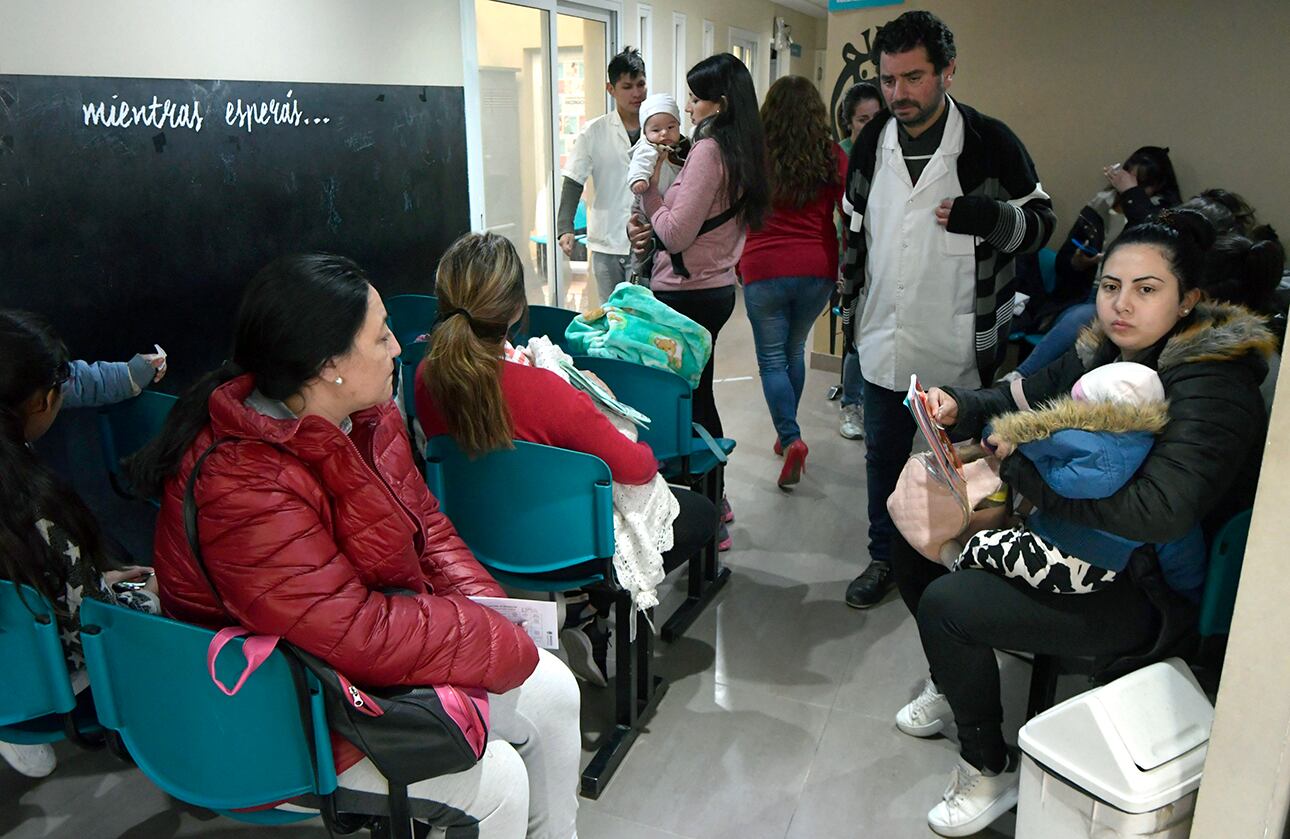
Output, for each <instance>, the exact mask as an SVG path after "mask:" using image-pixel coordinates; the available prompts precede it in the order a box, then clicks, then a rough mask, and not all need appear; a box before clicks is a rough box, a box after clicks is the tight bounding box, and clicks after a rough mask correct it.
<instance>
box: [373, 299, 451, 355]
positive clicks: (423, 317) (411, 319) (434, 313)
mask: <svg viewBox="0 0 1290 839" xmlns="http://www.w3.org/2000/svg"><path fill="white" fill-rule="evenodd" d="M385 312H386V314H387V315H388V320H389V324H390V331H391V332H393V333H394V337H395V338H397V339H398V341H399V344H401V345H402V346H403V349H404V351H405V352H406V351H407V348H408V345H409V344H411V343H412V342H413V341H415V340H416V338H417V336H419V335H422V334H424V333H426V332H429V331H430V330H431V329H433V328H434V322H435V318H437V317H439V298H437V297H433V296H431V295H429V294H398V295H395V296H394V297H391V298H390V299H389V300H386V301H385Z"/></svg>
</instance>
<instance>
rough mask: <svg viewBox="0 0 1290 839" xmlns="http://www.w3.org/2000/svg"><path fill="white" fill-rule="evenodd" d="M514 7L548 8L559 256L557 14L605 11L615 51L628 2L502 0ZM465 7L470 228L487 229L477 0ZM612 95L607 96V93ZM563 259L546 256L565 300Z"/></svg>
mask: <svg viewBox="0 0 1290 839" xmlns="http://www.w3.org/2000/svg"><path fill="white" fill-rule="evenodd" d="M498 2H505V3H508V4H510V5H512V6H525V7H527V8H530V9H539V10H541V11H544V12H547V13H548V14H547V31H546V38H545V42H544V46H545V47H546V57H547V61H546V68H545V70H544V74H545V77H546V82H547V87H548V96H547V97H546V108H547V120H546V122H547V125H548V130H547V133H548V136H547V138H546V145H547V148H548V150H549V152H550V160H549V161H548V167H549V169H550V172H551V179H550V182H549V183H547V184H546V187H547V195H548V197H549V200H550V202H551V206H550V207H549V208H548V209H549V212H550V215H549V218H550V219H551V222H550V229H549V230H548V231H547V237H548V239H547V240H548V241H549V242H551V243H552V255H553V256H554V243H555V217H556V211H557V210H558V208H559V204H560V189H559V186H558V184H559V183H560V149H559V147H558V144H557V143H556V118H557V116H558V114H559V99H558V95H557V92H556V89H555V76H556V62H557V61H558V60H559V50H558V49H557V45H558V44H559V37H558V35H557V32H556V16H557V15H560V14H571V15H578V16H582V17H591V18H593V19H596V20H604V18H602V17H601V16H600V14H598V13H605V14H606V15H607V17H608V18H609V20H607V21H605V22H606V24H607V25H606V30H607V34H608V36H609V37H608V38H607V42H608V44H609V48H610V52H611V53H613V52H617V51H618V45H619V44H621V43H622V20H623V4H622V2H621V0H569V2H560V0H498ZM460 10H461V58H462V71H463V73H464V74H465V75H464V78H463V79H462V93H463V96H464V98H465V103H464V104H465V112H466V177H467V184H468V186H467V194H468V196H469V199H470V229H471V230H472V231H474V232H481V231H483V229H484V147H483V135H484V130H483V123H482V114H481V109H480V101H479V45H478V32H477V29H478V22H477V20H476V18H475V0H460ZM606 95H607V94H606ZM558 263H559V260H558V259H554V258H553V259H548V260H547V268H546V270H547V282H548V283H550V286H551V289H552V294H553V299H554V300H557V301H559V300H562V299H563V297H562V296H561V295H562V294H563V292H564V289H563V288H560V286H559V285H558V283H557V281H556V265H557V264H558Z"/></svg>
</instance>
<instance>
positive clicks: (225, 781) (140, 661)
mask: <svg viewBox="0 0 1290 839" xmlns="http://www.w3.org/2000/svg"><path fill="white" fill-rule="evenodd" d="M213 637H214V633H213V632H210V631H209V630H206V629H202V628H200V627H196V626H191V625H188V624H184V623H179V622H178V621H173V620H169V619H167V618H163V617H158V616H156V615H148V614H144V613H142V612H136V611H132V610H130V609H125V608H122V607H120V606H114V605H108V604H106V603H101V602H99V601H96V600H86V601H84V603H83V604H82V605H81V644H82V646H83V647H84V648H85V660H86V664H87V665H88V667H89V673H90V684H91V685H92V686H93V689H94V702H95V705H96V706H97V708H98V716H99V720H100V722H102V724H103V725H104V726H105V727H107V728H109V729H111V730H113V731H115V732H117V733H118V734H119V735H120V737H121V740H122V742H123V743H124V745H125V747H126V749H127V750H128V751H129V753H130V756H131V757H132V758H133V759H134V761H135V763H137V764H138V766H139V769H140V770H142V771H143V773H144V774H145V775H147V776H148V778H149V779H150V780H151V781H152V782H153V783H155V784H156V785H157V786H159V787H160V788H161V789H163V790H164V791H165V792H167V793H168V794H170V795H172V796H174V797H175V798H178V799H179V800H181V801H186V802H188V803H190V804H195V805H197V806H199V807H206V808H208V809H211V810H215V811H216V812H218V813H220V814H221V815H225V816H228V817H230V818H233V819H237V820H239V821H245V822H252V823H255V824H285V823H288V822H295V821H302V820H304V819H308V818H312V817H313V816H315V815H317V814H316V813H298V812H285V811H281V810H272V809H269V810H258V811H251V812H240V811H242V810H244V809H245V808H252V807H262V806H264V805H268V804H274V803H276V802H280V801H283V800H286V799H289V798H293V797H295V796H298V795H310V794H311V795H316V796H319V797H323V798H325V797H327V796H329V795H330V794H331V793H332V792H333V791H334V790H335V789H336V771H335V765H334V763H333V758H332V751H331V740H330V738H329V735H328V731H327V727H326V723H325V716H324V712H323V705H322V693H321V688H320V686H319V684H318V682H317V680H315V679H313V677H312V675H311V674H309V673H307V672H306V673H303V677H304V679H305V684H306V685H307V689H308V694H309V696H308V704H307V706H305V708H302V704H303V703H302V702H301V700H300V696H299V694H298V692H297V689H296V683H295V677H294V676H293V675H292V673H291V670H290V665H289V664H288V662H287V659H286V657H285V656H284V655H283V653H281V652H280V651H274V653H273V654H272V655H271V656H270V657H269V658H268V659H267V660H266V661H265V662H264V664H263V665H261V667H260V668H259V669H258V670H256V671H255V674H254V675H253V676H252V677H251V678H250V679H248V680H247V682H246V684H245V685H243V686H242V689H241V690H240V691H239V692H238V693H237V694H236V695H235V696H225V695H224V694H223V693H222V692H221V691H220V690H219V689H218V688H217V687H216V686H215V685H214V684H213V683H212V682H211V678H210V675H209V673H208V672H207V670H206V648H207V647H208V645H209V644H210V641H211V639H212V638H213ZM242 640H243V639H240V638H238V639H234V640H233V641H232V642H231V643H230V644H229V645H228V646H227V647H226V648H225V649H224V651H223V652H222V653H221V655H220V657H219V661H218V666H217V669H216V672H217V673H218V675H219V677H220V680H221V681H223V682H224V683H225V684H234V683H235V682H236V681H237V677H238V675H239V674H240V673H241V671H242V669H243V667H244V666H245V660H244V658H243V656H242V654H241V650H242ZM306 732H308V734H309V739H306ZM315 755H316V758H315Z"/></svg>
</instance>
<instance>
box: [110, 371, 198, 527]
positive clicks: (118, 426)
mask: <svg viewBox="0 0 1290 839" xmlns="http://www.w3.org/2000/svg"><path fill="white" fill-rule="evenodd" d="M178 401H179V400H178V398H176V397H174V396H171V395H170V394H168V393H160V392H157V391H152V390H145V391H144V392H143V393H141V394H139V395H138V396H136V397H134V398H133V399H127V400H125V401H124V402H118V403H117V404H115V405H108V406H107V407H104V408H100V409H99V416H98V421H99V448H100V450H101V451H102V453H103V465H104V466H105V467H106V468H107V473H108V480H109V481H110V482H111V483H112V489H113V490H115V491H116V493H117V494H118V495H120V496H121V497H122V498H131V499H133V498H138V496H137V495H135V494H134V493H133V492H132V491H131V490H130V487H129V484H128V482H127V481H126V479H125V474H124V472H123V471H122V469H121V461H122V459H124V458H126V457H129V456H130V455H132V454H134V453H135V452H137V451H138V450H139V449H141V448H143V446H144V444H145V443H147V442H149V441H150V440H152V438H154V437H156V436H157V435H158V434H160V433H161V427H162V426H163V425H165V424H166V417H168V416H170V409H171V408H173V407H175V403H176V402H178ZM149 500H151V499H149ZM152 503H153V504H154V505H155V504H156V501H152Z"/></svg>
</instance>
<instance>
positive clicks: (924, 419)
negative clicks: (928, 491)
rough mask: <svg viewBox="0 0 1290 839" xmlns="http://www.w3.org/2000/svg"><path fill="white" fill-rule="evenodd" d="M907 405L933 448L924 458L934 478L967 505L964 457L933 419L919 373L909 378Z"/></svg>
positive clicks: (968, 507)
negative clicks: (919, 381) (919, 380)
mask: <svg viewBox="0 0 1290 839" xmlns="http://www.w3.org/2000/svg"><path fill="white" fill-rule="evenodd" d="M905 407H906V408H908V409H909V412H910V413H911V414H913V415H914V424H915V425H917V426H918V430H919V431H920V432H922V434H923V437H925V438H926V439H927V445H928V446H929V447H930V449H931V451H929V452H928V456H927V457H926V458H924V460H923V462H924V463H925V464H926V465H927V468H928V471H929V472H931V473H932V475H933V477H935V478H936V479H938V480H940V481H942V482H943V483H944V484H945V485H946V486H947V487H949V488H950V491H951V492H953V493H954V495H955V497H956V498H958V500H959V502H960V503H961V504H963V505H964V507H965V509H967V510H969V511H970V510H971V507H970V506H968V504H967V477H966V476H965V475H964V474H963V459H962V458H961V457H959V452H958V449H956V448H954V444H953V443H951V442H950V438H949V435H947V434H946V433H945V429H944V428H942V427H941V425H940V424H939V423H937V422H936V420H934V419H932V415H931V413H930V412H929V411H928V409H927V394H926V393H925V392H924V391H923V388H922V385H920V384H919V383H918V376H910V377H909V392H908V393H906V394H905Z"/></svg>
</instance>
